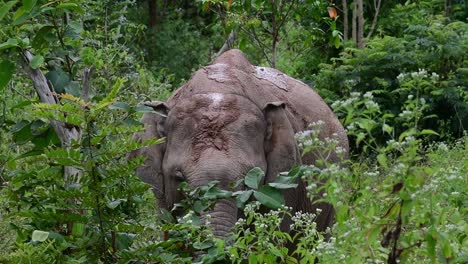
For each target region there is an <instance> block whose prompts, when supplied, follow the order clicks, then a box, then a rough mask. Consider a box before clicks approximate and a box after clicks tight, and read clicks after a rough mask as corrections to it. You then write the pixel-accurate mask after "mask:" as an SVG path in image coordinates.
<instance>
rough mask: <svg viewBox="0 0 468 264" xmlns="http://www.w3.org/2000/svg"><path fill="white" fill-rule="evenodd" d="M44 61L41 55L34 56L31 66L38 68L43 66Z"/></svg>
mask: <svg viewBox="0 0 468 264" xmlns="http://www.w3.org/2000/svg"><path fill="white" fill-rule="evenodd" d="M43 63H44V57H42V56H41V55H36V56H34V58H33V59H32V60H31V63H30V66H31V68H33V69H37V68H39V67H41V65H42V64H43Z"/></svg>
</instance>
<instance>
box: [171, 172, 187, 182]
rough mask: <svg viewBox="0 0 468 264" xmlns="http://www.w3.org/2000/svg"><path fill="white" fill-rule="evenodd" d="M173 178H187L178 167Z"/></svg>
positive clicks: (181, 179) (178, 179)
mask: <svg viewBox="0 0 468 264" xmlns="http://www.w3.org/2000/svg"><path fill="white" fill-rule="evenodd" d="M174 178H175V179H176V180H177V181H181V182H182V181H186V180H187V179H186V178H185V175H184V174H183V173H182V171H181V170H180V169H177V170H176V171H175V172H174Z"/></svg>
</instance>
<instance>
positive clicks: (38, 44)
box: [31, 26, 56, 50]
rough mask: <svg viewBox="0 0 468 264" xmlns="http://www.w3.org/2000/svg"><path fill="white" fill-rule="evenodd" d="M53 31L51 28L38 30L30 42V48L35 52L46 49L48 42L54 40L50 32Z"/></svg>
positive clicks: (45, 27)
mask: <svg viewBox="0 0 468 264" xmlns="http://www.w3.org/2000/svg"><path fill="white" fill-rule="evenodd" d="M53 29H54V27H53V26H43V27H42V28H41V29H39V31H37V33H36V35H35V36H34V38H33V40H32V41H31V46H32V47H33V48H34V49H36V50H40V49H43V48H46V47H48V46H49V45H50V43H49V42H50V41H53V40H54V39H55V38H56V37H55V35H54V34H53V32H52V30H53Z"/></svg>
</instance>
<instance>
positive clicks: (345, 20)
mask: <svg viewBox="0 0 468 264" xmlns="http://www.w3.org/2000/svg"><path fill="white" fill-rule="evenodd" d="M341 2H342V4H343V40H344V41H345V42H346V41H348V39H349V36H348V33H349V32H348V31H349V24H348V23H349V22H348V3H347V2H346V0H342V1H341Z"/></svg>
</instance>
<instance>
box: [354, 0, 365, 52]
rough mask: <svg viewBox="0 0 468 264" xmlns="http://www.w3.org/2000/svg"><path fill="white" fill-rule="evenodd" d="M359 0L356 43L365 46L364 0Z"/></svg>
mask: <svg viewBox="0 0 468 264" xmlns="http://www.w3.org/2000/svg"><path fill="white" fill-rule="evenodd" d="M356 2H357V7H358V8H357V16H358V23H357V24H358V28H357V39H356V44H357V46H358V48H360V49H362V48H364V5H363V1H362V0H356Z"/></svg>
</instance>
